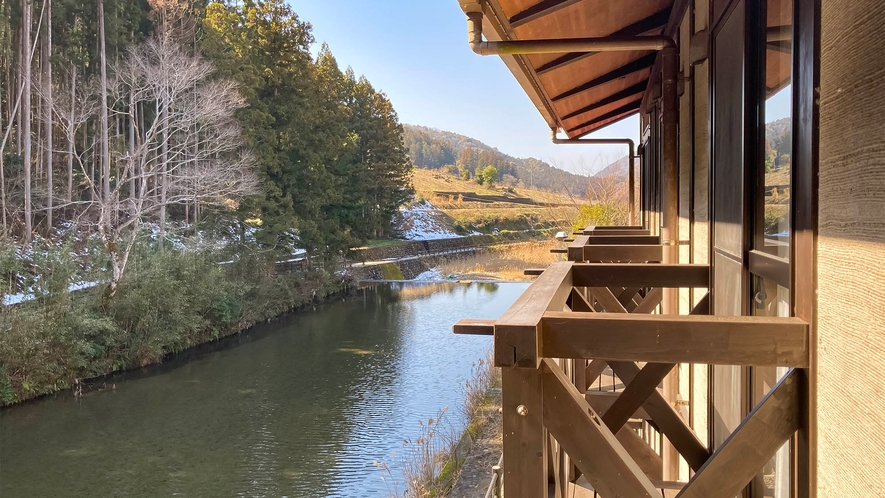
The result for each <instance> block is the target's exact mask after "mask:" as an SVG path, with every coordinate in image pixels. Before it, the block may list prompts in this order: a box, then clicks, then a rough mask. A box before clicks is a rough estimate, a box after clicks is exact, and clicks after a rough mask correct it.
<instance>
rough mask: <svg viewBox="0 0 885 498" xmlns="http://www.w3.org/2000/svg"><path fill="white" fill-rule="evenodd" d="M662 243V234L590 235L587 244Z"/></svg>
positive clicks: (642, 244) (647, 244)
mask: <svg viewBox="0 0 885 498" xmlns="http://www.w3.org/2000/svg"><path fill="white" fill-rule="evenodd" d="M660 243H661V236H660V235H609V234H605V235H597V234H594V235H589V236H588V239H587V244H585V245H588V244H589V245H603V246H619V245H641V246H649V245H657V244H660Z"/></svg>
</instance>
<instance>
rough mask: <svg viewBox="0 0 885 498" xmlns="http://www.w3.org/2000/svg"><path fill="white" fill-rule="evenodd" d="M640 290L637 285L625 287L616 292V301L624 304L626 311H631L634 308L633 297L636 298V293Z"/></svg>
mask: <svg viewBox="0 0 885 498" xmlns="http://www.w3.org/2000/svg"><path fill="white" fill-rule="evenodd" d="M640 290H641V289H640V288H639V287H625V288H624V290H623V291H621V293H620V294H618V301H620V302H621V304H623V305H624V308H625V309H626V310H627V311H629V312H631V313H632V312H633V309H635V308H636V302H635V301H634V299H635V298H636V295H637V294H639V291H640Z"/></svg>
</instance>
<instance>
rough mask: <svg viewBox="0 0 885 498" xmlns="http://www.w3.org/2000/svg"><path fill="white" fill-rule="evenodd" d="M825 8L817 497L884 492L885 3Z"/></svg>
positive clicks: (838, 1) (827, 3)
mask: <svg viewBox="0 0 885 498" xmlns="http://www.w3.org/2000/svg"><path fill="white" fill-rule="evenodd" d="M821 9H822V12H821V14H822V15H821V78H820V79H821V84H820V91H821V99H820V190H819V194H820V203H819V215H820V220H819V221H820V224H819V230H820V232H819V235H820V238H819V243H818V250H819V254H818V281H819V301H818V335H819V340H818V359H819V364H818V365H819V368H818V386H819V387H818V389H819V390H818V427H819V429H818V435H819V443H818V451H819V454H818V466H817V467H818V486H819V493H818V496H821V497H825V496H840V497H872V496H885V306H883V303H882V298H883V296H885V116H883V104H885V45H883V43H882V40H883V39H885V3H883V2H882V1H881V0H852V1H850V2H847V1H842V0H822V3H821Z"/></svg>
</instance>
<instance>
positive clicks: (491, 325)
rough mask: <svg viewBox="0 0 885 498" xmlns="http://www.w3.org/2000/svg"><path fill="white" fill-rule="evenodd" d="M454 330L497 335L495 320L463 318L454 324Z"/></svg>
mask: <svg viewBox="0 0 885 498" xmlns="http://www.w3.org/2000/svg"><path fill="white" fill-rule="evenodd" d="M452 332H454V333H456V334H467V335H495V320H481V319H478V318H462V319H461V320H458V322H457V323H456V324H455V325H453V326H452Z"/></svg>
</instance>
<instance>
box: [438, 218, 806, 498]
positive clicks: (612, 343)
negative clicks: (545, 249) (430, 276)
mask: <svg viewBox="0 0 885 498" xmlns="http://www.w3.org/2000/svg"><path fill="white" fill-rule="evenodd" d="M597 231H598V230H594V231H593V232H591V233H595V232H597ZM594 237H597V236H596V235H581V236H579V237H576V238H575V240H574V242H573V243H572V244H571V245H570V246H569V256H570V259H571V256H572V255H573V254H574V256H575V257H576V259H577V258H578V254H580V258H581V259H579V260H578V261H586V260H587V259H590V258H593V259H595V260H597V261H620V262H619V263H586V262H578V261H568V262H559V263H554V264H552V265H551V266H550V267H548V268H546V269H544V270H529V271H527V273H529V274H539V275H540V276H539V277H538V279H537V280H536V281H535V282H534V283H533V284H532V285H531V286H530V287H529V288H528V289H527V290H526V292H525V293H524V294H523V295H522V296H520V298H519V299H518V300H517V301H516V302H515V303H514V304H513V306H511V307H510V308H509V309H508V310H507V311H506V312H505V313H504V314H503V315H502V316H501V317H500V318H499V319H498V320H462V321H460V322H458V324H456V325H455V327H454V331H455V332H456V333H470V334H487V335H488V334H491V335H494V360H495V365H496V366H499V367H501V368H502V396H503V403H502V408H503V423H504V457H503V482H504V496H505V497H507V498H515V497H532V498H536V497H540V496H547V494H548V485H551V484H552V486H553V489H554V490H555V494H554V495H553V496H557V497H559V496H566V495H567V494H568V495H570V494H569V493H570V492H571V491H574V489H573V488H574V487H575V486H581V485H582V486H584V487H586V488H588V489H593V490H594V491H595V492H598V493H599V495H600V496H602V497H603V498H607V497H615V496H626V497H652V496H654V497H661V496H679V497H717V496H722V497H732V496H735V495H736V494H738V493H740V491H741V490H742V489H743V488H744V487H745V486H746V485H747V483H749V482H750V481H751V480H752V478H753V477H754V476H755V475H756V474H757V473H758V472H759V471H760V470H761V469H762V468H763V466H764V465H765V464H766V463H767V462H768V461H769V460H770V458H771V457H772V456H773V455H774V453H775V452H776V451H777V450H778V449H779V448H780V447H781V446H782V445H783V444H784V442H786V441H787V440H789V438H790V437H791V436H792V434H793V433H794V432H795V431H796V430H797V429H798V427H799V421H800V416H799V414H800V398H801V396H803V395H804V394H803V393H804V389H805V387H804V381H803V379H804V377H803V376H802V374H801V371H800V369H805V368H807V367H808V326H807V324H806V323H805V322H803V321H802V320H799V319H796V318H769V317H721V316H710V315H709V314H708V313H709V309H708V308H709V305H708V302H709V301H708V297H706V296H705V297H704V298H702V299H700V300H699V302H698V303H697V304H696V305H695V307H694V308H693V310H692V311H691V314H689V315H681V316H677V315H662V314H652V313H653V312H655V311H657V309H658V305H659V304H660V302H661V298H662V295H663V290H664V289H666V288H670V289H672V288H694V289H697V288H705V287H707V285H708V283H709V281H710V275H709V272H710V270H709V267H708V266H706V265H668V264H648V262H649V261H659V260H660V258H659V257H651V256H654V255H656V254H659V252H654V250H657V251H660V245H659V244H646V243H645V242H654V241H652V240H648V239H646V237H649V236H648V235H646V234H640V235H630V236H629V237H639V238H634V239H632V240H631V241H632V242H639V243H638V244H632V245H623V244H621V245H618V244H612V243H609V242H611V240H603V241H602V242H603V243H601V244H596V242H597V240H600V239H594ZM599 237H600V238H604V237H628V236H625V235H612V236H608V235H606V236H599ZM631 241H628V240H621V242H631ZM649 247H650V248H656V249H654V250H653V249H647V248H649ZM579 248H580V249H581V252H580V253H579V252H578V249H579ZM596 248H606V249H605V251H607V252H605V253H604V254H603V253H602V252H594V251H593V250H594V249H596ZM637 248H642V249H637ZM572 249H575V250H574V251H572ZM643 251H646V252H643ZM597 258H598V259H597ZM623 261H627V262H623ZM643 362H644V364H643ZM679 363H695V364H710V365H751V366H781V367H790V368H791V369H792V370H790V371H789V373H788V374H787V375H786V376H785V377H784V378H783V379H781V381H780V382H779V383H778V384H777V385H776V386H775V387H774V388H773V389H772V390H771V391H770V392H769V393H768V395H767V396H766V397H765V398H764V399H763V400H762V401H761V402H760V403H759V404H758V405H757V406H756V408H755V409H754V410H753V411H752V412H751V413H750V414H749V415H748V416H747V417H746V418H745V419H744V420H743V422H742V423H741V424H740V425H739V426H738V427H737V429H736V430H735V431H734V432H733V433H732V434H731V436H730V437H728V438H727V439H726V440H725V442H724V443H723V444H722V445H721V446H720V447H719V448H715V451H712V450H713V449H712V448H709V447H707V446H706V445H705V444H704V443H702V442H701V439H700V438H698V436H697V435H696V434H695V433H694V431H693V430H692V429H691V427H690V426H689V424H688V423H687V421H686V420H685V418H684V417H683V416H682V415H681V414H680V413H679V411H678V410H677V408H676V406H675V402H676V400H672V399H666V398H665V396H664V394H663V393H662V392H661V391H660V390H659V389H658V386H659V385H660V384H661V382H662V380H663V379H664V378H665V377H666V376H667V375H668V374H669V372H671V370H673V368H674V367H675V366H676V364H679ZM609 369H610V371H611V372H612V373H613V375H614V376H617V381H615V380H614V379H612V382H611V385H610V387H611V389H607V390H606V391H598V390H597V391H592V390H591V391H588V387H589V386H591V385H593V384H594V383H596V382H597V381H598V380H599V379H600V376H601V375H602V373H603V372H604V371H606V372H607V371H609ZM599 384H600V385H601V384H602V382H601V381H599ZM618 385H623V386H624V387H618ZM618 391H619V392H618ZM631 419H632V420H634V421H636V423H631V422H630V421H631ZM643 428H653V430H654V431H660V433H662V434H663V435H664V436H666V439H667V440H668V441H669V442H670V443H671V444H672V445H673V447H675V450H676V451H677V452H678V455H679V456H681V457H682V458H683V459H684V460H685V462H686V463H687V464H688V466H689V468H690V469H691V471H692V473H693V476H692V477H691V479H690V480H689V481H688V482H675V481H663V480H662V477H663V472H662V460H661V455H660V451H656V450H655V449H653V448H652V447H651V446H650V445H649V442H650V441H649V438H648V437H647V434H645V432H644V429H643ZM640 433H642V435H640Z"/></svg>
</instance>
